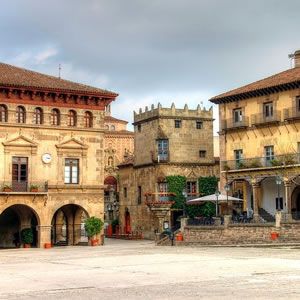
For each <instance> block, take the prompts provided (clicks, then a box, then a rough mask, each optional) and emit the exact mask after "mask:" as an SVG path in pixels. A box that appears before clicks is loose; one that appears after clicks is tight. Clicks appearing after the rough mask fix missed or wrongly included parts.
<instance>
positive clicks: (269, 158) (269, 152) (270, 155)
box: [265, 146, 274, 167]
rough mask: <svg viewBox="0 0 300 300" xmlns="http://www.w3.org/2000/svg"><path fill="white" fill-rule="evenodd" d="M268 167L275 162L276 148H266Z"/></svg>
mask: <svg viewBox="0 0 300 300" xmlns="http://www.w3.org/2000/svg"><path fill="white" fill-rule="evenodd" d="M265 156H266V166H267V167H269V166H271V161H272V160H274V146H266V147H265Z"/></svg>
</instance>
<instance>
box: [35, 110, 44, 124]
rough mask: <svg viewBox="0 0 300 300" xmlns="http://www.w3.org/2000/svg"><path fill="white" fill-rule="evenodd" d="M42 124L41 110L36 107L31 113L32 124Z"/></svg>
mask: <svg viewBox="0 0 300 300" xmlns="http://www.w3.org/2000/svg"><path fill="white" fill-rule="evenodd" d="M42 123H43V111H42V109H41V108H39V107H37V108H36V109H35V110H34V112H33V124H42Z"/></svg>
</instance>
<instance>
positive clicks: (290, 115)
mask: <svg viewBox="0 0 300 300" xmlns="http://www.w3.org/2000/svg"><path fill="white" fill-rule="evenodd" d="M283 119H284V120H294V119H300V109H299V107H290V108H285V109H284V110H283Z"/></svg>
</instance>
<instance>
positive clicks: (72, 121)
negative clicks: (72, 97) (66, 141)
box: [68, 110, 76, 126]
mask: <svg viewBox="0 0 300 300" xmlns="http://www.w3.org/2000/svg"><path fill="white" fill-rule="evenodd" d="M68 125H69V126H76V112H75V111H74V110H69V114H68Z"/></svg>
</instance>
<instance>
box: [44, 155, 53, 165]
mask: <svg viewBox="0 0 300 300" xmlns="http://www.w3.org/2000/svg"><path fill="white" fill-rule="evenodd" d="M51 159H52V157H51V154H49V153H45V154H44V155H43V156H42V161H43V162H44V163H45V164H49V163H50V162H51Z"/></svg>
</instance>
